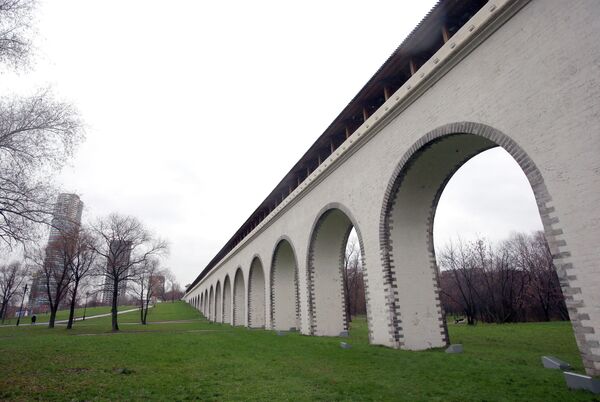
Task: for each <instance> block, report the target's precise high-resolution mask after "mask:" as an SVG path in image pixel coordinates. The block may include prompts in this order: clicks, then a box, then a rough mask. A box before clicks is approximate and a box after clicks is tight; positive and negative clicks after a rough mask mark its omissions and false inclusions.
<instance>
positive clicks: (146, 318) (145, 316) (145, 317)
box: [144, 302, 148, 325]
mask: <svg viewBox="0 0 600 402" xmlns="http://www.w3.org/2000/svg"><path fill="white" fill-rule="evenodd" d="M147 322H148V302H146V310H144V325H146V323H147Z"/></svg>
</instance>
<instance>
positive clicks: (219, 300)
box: [214, 281, 223, 322]
mask: <svg viewBox="0 0 600 402" xmlns="http://www.w3.org/2000/svg"><path fill="white" fill-rule="evenodd" d="M214 321H215V322H223V297H222V295H221V282H220V281H217V286H216V288H215V320H214Z"/></svg>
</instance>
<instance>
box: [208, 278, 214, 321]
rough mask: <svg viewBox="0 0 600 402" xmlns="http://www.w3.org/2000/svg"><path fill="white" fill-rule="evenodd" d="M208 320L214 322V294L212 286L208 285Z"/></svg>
mask: <svg viewBox="0 0 600 402" xmlns="http://www.w3.org/2000/svg"><path fill="white" fill-rule="evenodd" d="M208 319H209V320H210V321H214V320H215V294H214V289H213V286H212V285H210V291H209V292H208Z"/></svg>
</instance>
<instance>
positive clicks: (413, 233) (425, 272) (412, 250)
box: [379, 122, 581, 350]
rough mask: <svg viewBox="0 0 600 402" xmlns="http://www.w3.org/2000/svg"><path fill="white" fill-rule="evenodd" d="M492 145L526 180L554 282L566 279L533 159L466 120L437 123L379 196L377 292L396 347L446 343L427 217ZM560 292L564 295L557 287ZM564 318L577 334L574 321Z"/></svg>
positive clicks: (503, 138) (430, 222) (557, 231)
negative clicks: (379, 274)
mask: <svg viewBox="0 0 600 402" xmlns="http://www.w3.org/2000/svg"><path fill="white" fill-rule="evenodd" d="M497 146H501V147H502V148H504V149H505V150H506V151H507V152H508V153H509V154H510V155H511V156H512V157H513V158H514V159H515V161H516V162H517V163H518V164H519V166H520V167H521V169H522V170H523V172H524V173H525V175H526V176H527V179H528V181H529V183H530V185H531V188H532V190H533V193H534V195H535V199H536V202H537V205H538V210H539V212H540V215H541V218H542V223H543V225H544V231H545V233H546V237H547V239H548V242H549V244H550V247H551V249H552V251H553V254H555V255H557V256H558V258H555V265H556V267H557V268H558V274H559V278H561V283H563V282H564V281H565V280H566V274H565V271H564V268H563V264H562V263H561V261H560V255H559V254H560V253H559V252H558V248H557V245H561V246H566V244H565V243H564V241H561V242H559V241H558V239H557V238H556V235H557V234H560V233H562V230H560V228H559V227H558V225H557V224H558V219H556V217H551V216H550V214H551V213H552V212H553V208H552V207H551V206H549V205H548V203H549V202H550V201H551V198H550V195H549V194H548V190H547V188H546V185H545V183H544V180H543V177H542V175H541V173H540V171H539V170H538V168H537V167H536V165H535V163H534V162H533V160H531V158H530V157H529V156H528V155H527V154H526V153H525V151H524V150H523V149H521V148H520V146H519V145H518V144H517V143H516V142H515V141H513V140H512V139H511V138H509V137H508V136H506V135H505V134H503V133H502V132H500V131H498V130H496V129H494V128H492V127H490V126H487V125H484V124H480V123H472V122H461V123H451V124H447V125H444V126H442V127H439V128H437V129H435V130H433V131H431V132H429V133H427V134H426V135H424V136H423V137H421V138H420V139H419V140H418V141H417V142H416V143H415V144H413V146H411V147H410V148H409V150H408V151H407V152H406V153H405V154H404V155H403V156H402V158H401V159H400V162H399V163H398V165H397V167H396V169H395V170H394V173H393V175H392V177H391V179H390V181H389V183H388V186H387V189H386V192H385V196H384V201H383V206H382V212H381V217H380V231H379V232H380V248H381V256H382V267H383V277H384V294H385V297H386V304H387V305H388V306H390V313H389V314H390V320H389V323H388V325H389V333H390V342H391V343H392V344H394V345H395V346H396V347H401V348H404V349H411V350H421V349H427V348H431V347H440V346H445V345H446V344H448V342H449V339H448V331H447V327H446V320H445V316H444V312H443V310H442V307H441V303H440V300H439V284H438V280H439V279H438V268H437V263H436V258H435V249H434V244H433V221H434V217H435V211H436V208H437V204H438V201H439V199H440V196H441V194H442V192H443V190H444V188H445V186H446V184H447V183H448V181H449V180H450V178H451V177H452V176H453V175H454V173H456V171H457V170H458V169H459V168H460V167H461V166H462V165H463V164H464V163H466V162H467V161H468V160H469V159H471V158H472V157H474V156H476V155H478V154H479V153H481V152H483V151H485V150H488V149H491V148H494V147H497ZM563 292H565V295H568V294H569V292H568V291H567V290H565V285H563ZM567 297H568V296H567ZM572 318H575V319H574V320H573V325H574V327H575V328H576V329H577V324H576V320H577V317H576V316H575V317H572ZM580 348H581V346H580Z"/></svg>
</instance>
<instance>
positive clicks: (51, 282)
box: [27, 239, 71, 328]
mask: <svg viewBox="0 0 600 402" xmlns="http://www.w3.org/2000/svg"><path fill="white" fill-rule="evenodd" d="M69 258H70V257H69V255H68V253H65V250H64V247H63V244H62V242H61V240H60V239H56V240H53V241H49V242H48V245H47V246H46V247H35V248H33V249H32V250H30V251H29V253H28V254H27V259H28V260H29V261H30V263H31V264H32V267H34V268H35V269H36V270H39V272H41V273H42V280H43V284H44V288H45V289H46V295H47V296H48V304H49V306H50V319H49V321H48V328H54V323H55V321H56V312H57V311H58V308H59V306H60V304H61V303H62V302H63V300H64V298H65V297H66V295H67V293H68V291H69V286H70V285H71V272H70V261H69Z"/></svg>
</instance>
